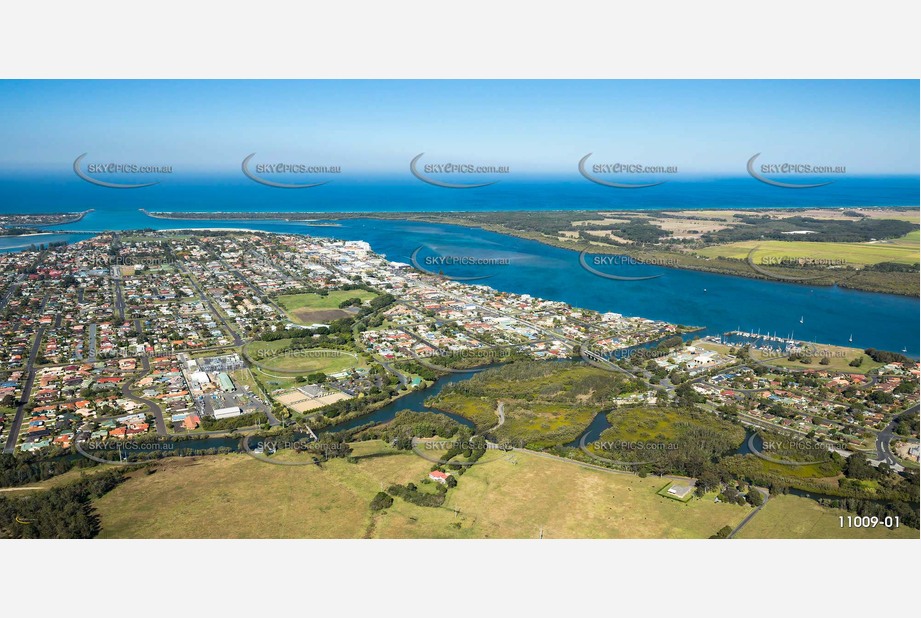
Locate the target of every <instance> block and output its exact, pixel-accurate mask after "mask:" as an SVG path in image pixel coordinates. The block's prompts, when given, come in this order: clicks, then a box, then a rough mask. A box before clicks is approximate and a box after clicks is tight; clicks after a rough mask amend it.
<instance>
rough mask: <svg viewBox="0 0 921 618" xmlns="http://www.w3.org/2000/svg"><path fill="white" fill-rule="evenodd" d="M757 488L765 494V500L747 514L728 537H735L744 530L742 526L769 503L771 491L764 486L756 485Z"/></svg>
mask: <svg viewBox="0 0 921 618" xmlns="http://www.w3.org/2000/svg"><path fill="white" fill-rule="evenodd" d="M755 489H757V490H758V491H759V492H761V495H762V496H764V502H762V503H761V506H758V507H755V510H753V511H752V512H751V513H749V514H748V515H746V516H745V519H743V520H742V521H741V522H740V523H739V525H738V526H736V527H735V530H733V531H732V532H730V533H729V536H727V537H726V538H727V539H731V538H733V537H734V536H735V535H736V534H737V533H738V532H739V531H740V530H742V528H744V527H745V525H746V524H748V522H750V521H751V520H752V518H753V517H754V516H755V515H757V514H758V511H760V510H761V509H763V508H764V505H766V504H767V503H768V500H770V499H771V492H769V491H768V490H767V489H765V488H764V487H755Z"/></svg>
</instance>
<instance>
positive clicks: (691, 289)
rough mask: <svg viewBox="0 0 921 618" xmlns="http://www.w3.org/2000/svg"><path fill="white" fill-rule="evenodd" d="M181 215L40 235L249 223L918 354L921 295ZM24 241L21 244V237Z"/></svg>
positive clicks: (609, 301) (584, 292)
mask: <svg viewBox="0 0 921 618" xmlns="http://www.w3.org/2000/svg"><path fill="white" fill-rule="evenodd" d="M318 223H321V224H320V225H316V224H310V223H297V222H285V221H220V220H215V221H180V220H166V219H155V218H152V217H147V216H145V215H143V214H142V213H140V212H138V211H137V210H134V209H130V210H129V209H125V210H124V211H123V216H118V217H113V216H111V214H106V213H103V212H98V211H97V212H92V213H89V214H88V215H87V216H86V217H85V218H84V219H83V220H82V221H80V222H78V223H75V224H71V225H67V226H60V227H58V228H55V229H54V230H53V231H55V232H58V233H60V234H61V235H58V234H55V236H53V237H52V236H35V237H31V238H30V239H29V240H30V241H33V242H48V241H49V240H52V239H54V240H69V241H76V240H79V239H81V238H85V235H80V234H74V233H73V232H76V231H78V230H92V231H99V230H108V229H138V228H143V227H148V228H155V229H177V228H247V229H258V230H264V231H271V232H284V233H298V234H309V235H313V236H324V237H331V238H339V239H344V240H363V241H366V242H368V243H369V244H370V245H371V247H372V249H374V250H375V251H377V252H378V253H381V254H383V255H385V256H386V257H387V258H388V259H390V260H393V261H397V262H405V263H410V260H411V257H412V255H413V253H414V252H416V250H417V249H418V250H419V251H418V253H417V255H416V258H417V263H418V264H420V265H421V266H422V267H423V268H426V269H428V270H431V271H432V272H438V271H443V272H444V273H445V274H448V275H452V276H457V277H472V276H478V277H482V276H488V277H489V278H487V279H482V280H479V281H476V282H474V283H482V284H484V285H489V286H490V287H493V288H495V289H497V290H501V291H506V292H515V293H519V294H530V295H532V296H537V297H541V298H546V299H551V300H559V301H564V302H567V303H570V304H571V305H573V306H575V307H585V308H588V309H595V310H597V311H602V312H604V311H613V312H616V313H621V314H624V315H630V316H642V317H647V318H654V319H659V320H666V321H669V322H672V323H678V324H686V325H695V326H703V327H706V329H707V331H706V332H707V333H711V334H718V333H723V332H726V331H729V330H736V329H742V330H745V331H750V332H755V331H759V330H760V332H761V333H771V334H775V333H776V334H777V335H778V336H782V337H787V336H790V335H792V336H793V337H794V338H796V339H799V340H804V341H817V342H819V343H832V344H838V345H851V346H854V347H861V348H868V347H874V348H878V349H884V350H891V351H897V352H901V351H902V350H905V353H906V354H908V355H909V356H912V357H914V358H917V357H918V355H919V301H918V299H917V298H910V297H904V296H896V295H889V294H875V293H870V292H860V291H856V290H847V289H843V288H837V287H823V286H810V285H801V284H793V283H783V282H778V281H765V280H757V279H746V278H744V277H733V276H728V275H718V274H711V273H701V272H694V271H688V270H679V269H673V268H665V267H658V266H648V265H638V264H621V265H596V264H595V263H594V261H592V258H591V257H589V258H588V259H587V261H588V262H589V264H590V265H591V266H592V267H593V268H595V269H596V270H600V271H603V272H605V273H611V274H618V275H623V276H632V277H636V276H649V275H661V276H660V277H658V278H655V279H647V280H642V281H621V280H612V279H607V278H604V277H600V276H598V275H596V274H593V273H591V272H589V271H588V270H586V269H585V268H583V267H582V266H581V265H580V261H579V254H578V253H577V252H574V251H570V250H567V249H559V248H556V247H550V246H547V245H543V244H541V243H538V242H535V241H530V240H524V239H520V238H515V237H510V236H506V235H502V234H496V233H492V232H487V231H483V230H478V229H472V228H466V227H460V226H454V225H443V224H430V223H418V222H408V221H390V220H375V219H351V220H344V221H338V222H328V223H330V224H329V225H323V224H322V223H323V222H318ZM22 240H24V239H19V241H18V242H17V243H16V244H22ZM438 257H447V258H465V259H468V260H469V259H470V258H476V259H479V260H485V261H486V262H488V263H487V264H485V265H479V266H461V265H440V266H439V265H437V263H435V262H434V261H432V259H433V258H438Z"/></svg>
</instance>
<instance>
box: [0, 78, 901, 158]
mask: <svg viewBox="0 0 921 618" xmlns="http://www.w3.org/2000/svg"><path fill="white" fill-rule="evenodd" d="M918 117H919V86H918V82H917V81H882V80H880V81H825V80H816V81H811V80H803V81H489V80H483V81H288V82H286V81H33V82H22V81H0V137H2V143H3V149H2V152H0V164H2V166H3V169H4V170H6V171H7V172H10V171H14V172H15V171H20V170H62V171H69V169H70V167H69V166H70V165H71V164H72V162H73V160H74V158H75V157H76V156H77V155H79V154H81V153H83V152H88V153H90V158H91V159H93V160H98V161H100V162H102V161H106V162H107V161H126V162H135V163H141V164H171V165H173V166H174V168H175V170H176V173H179V172H181V171H190V172H227V173H233V174H237V173H239V164H240V161H241V159H242V158H243V157H244V156H246V155H248V154H249V153H251V152H257V153H258V157H259V159H260V160H263V161H282V162H302V163H308V164H331V165H341V166H343V169H344V170H355V171H364V172H372V173H378V172H380V173H390V172H392V173H394V174H405V171H406V166H407V164H408V161H409V159H410V158H411V157H413V156H414V155H416V154H418V153H420V152H423V151H424V152H426V153H427V154H426V158H427V159H428V158H429V157H431V159H432V160H437V159H440V160H446V161H455V162H467V161H469V162H472V163H478V164H496V165H509V166H511V167H512V168H513V170H514V171H516V172H522V173H524V172H533V173H537V174H548V173H557V172H569V171H571V170H572V169H573V166H574V165H575V162H576V161H578V159H579V158H580V157H582V156H583V155H584V154H587V153H588V152H594V153H595V158H596V159H597V160H599V161H603V162H639V163H643V164H648V165H677V166H679V168H680V169H681V171H682V172H688V173H694V172H699V173H702V174H720V175H722V174H731V175H736V174H738V175H741V174H744V169H745V168H744V165H745V162H746V160H747V159H748V157H750V156H751V155H753V154H754V153H755V152H762V153H764V154H763V158H764V159H766V160H770V161H772V162H782V161H791V162H805V163H821V164H831V165H846V166H847V168H848V173H849V174H854V175H860V174H868V175H873V174H917V173H918V168H919V138H918V135H919V123H918Z"/></svg>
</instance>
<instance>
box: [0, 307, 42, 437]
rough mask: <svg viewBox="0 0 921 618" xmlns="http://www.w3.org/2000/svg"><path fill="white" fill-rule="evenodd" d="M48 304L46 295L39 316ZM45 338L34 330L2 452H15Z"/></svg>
mask: <svg viewBox="0 0 921 618" xmlns="http://www.w3.org/2000/svg"><path fill="white" fill-rule="evenodd" d="M47 304H48V294H45V297H44V298H43V299H42V304H41V306H40V307H39V309H38V314H39V315H41V314H42V313H43V312H44V311H45V305H47ZM44 336H45V327H44V326H39V327H38V328H37V329H36V330H35V340H34V341H33V342H32V350H31V351H30V352H29V360H28V361H27V362H26V381H25V383H24V384H23V387H22V396H21V397H20V399H19V406H17V407H16V416H15V417H13V422H12V424H11V425H10V429H9V434H8V435H7V437H6V445H5V446H4V447H3V452H4V453H6V454H12V453H13V451H15V450H16V442H17V441H18V440H19V430H20V429H21V428H22V419H23V417H24V416H25V409H26V406H27V405H29V399H31V397H32V385H33V384H34V383H35V359H36V358H38V351H39V349H40V348H41V345H42V338H43V337H44Z"/></svg>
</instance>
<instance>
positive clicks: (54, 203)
mask: <svg viewBox="0 0 921 618" xmlns="http://www.w3.org/2000/svg"><path fill="white" fill-rule="evenodd" d="M407 176H408V172H407ZM114 180H118V179H114ZM641 180H642V179H639V178H638V179H636V181H637V182H640V181H641ZM121 181H122V182H124V179H122V180H121ZM631 181H633V179H631ZM918 187H919V183H918V177H917V176H879V177H844V178H841V179H839V180H836V181H835V182H834V183H833V184H831V185H828V186H825V187H818V188H814V189H783V188H780V187H774V186H770V185H766V184H764V183H762V182H758V181H757V180H755V179H753V178H751V177H749V176H744V177H735V178H697V179H693V180H687V179H686V180H670V181H668V182H666V183H665V184H663V185H660V186H657V187H650V188H647V189H612V188H609V187H603V186H600V185H596V184H594V183H591V182H589V181H587V180H585V179H584V178H582V177H581V176H579V175H578V174H577V173H574V174H573V176H572V177H566V178H557V179H544V178H538V179H534V180H533V181H526V180H523V179H518V180H502V181H500V182H499V183H498V184H495V185H492V186H489V187H482V188H479V189H443V188H439V187H434V186H431V185H427V184H425V183H422V182H420V181H418V180H415V179H413V178H407V179H403V178H369V179H366V180H364V181H361V180H356V179H350V180H349V179H344V180H342V181H339V180H334V181H333V182H330V183H329V184H327V185H323V186H320V187H315V188H312V189H274V188H271V187H266V186H263V185H260V184H257V183H255V182H252V181H250V180H248V179H247V178H245V177H243V176H242V174H241V175H240V176H212V177H199V178H186V177H180V178H177V179H173V178H169V177H167V178H163V179H162V182H161V184H159V185H156V186H153V187H147V188H143V189H107V188H104V187H98V186H95V185H92V184H90V183H88V182H85V181H83V180H81V179H79V178H78V177H77V176H76V175H74V174H66V175H58V176H17V177H3V176H0V210H2V211H3V212H47V211H54V210H56V211H60V210H66V211H73V210H87V209H90V208H94V209H96V210H100V211H104V212H105V213H107V214H108V215H111V216H118V217H119V218H122V217H129V218H131V217H134V216H136V214H135V213H137V211H138V209H141V208H144V209H146V210H149V211H159V210H169V211H173V210H176V211H234V212H239V211H264V212H265V211H277V212H285V211H307V212H381V211H389V212H393V211H477V210H480V211H492V210H582V209H588V210H591V209H599V208H601V209H604V208H611V209H627V210H632V209H636V210H643V209H654V208H765V207H771V208H800V207H847V206H918V204H919V188H918Z"/></svg>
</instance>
